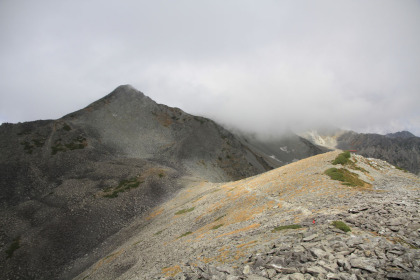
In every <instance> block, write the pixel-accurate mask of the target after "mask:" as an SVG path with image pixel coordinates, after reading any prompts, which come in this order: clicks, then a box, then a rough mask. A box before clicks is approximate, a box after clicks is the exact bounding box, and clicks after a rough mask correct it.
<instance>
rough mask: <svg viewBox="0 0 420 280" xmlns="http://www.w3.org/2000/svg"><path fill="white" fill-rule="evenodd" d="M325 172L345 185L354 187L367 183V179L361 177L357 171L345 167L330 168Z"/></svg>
mask: <svg viewBox="0 0 420 280" xmlns="http://www.w3.org/2000/svg"><path fill="white" fill-rule="evenodd" d="M325 174H327V175H328V176H330V178H331V179H333V180H337V181H340V182H341V183H342V184H343V185H346V186H353V187H357V186H359V187H363V186H364V185H365V184H367V183H366V182H365V181H363V180H361V179H359V175H357V174H356V173H353V172H350V171H348V170H347V169H345V168H340V169H337V168H334V167H333V168H330V169H327V170H326V171H325Z"/></svg>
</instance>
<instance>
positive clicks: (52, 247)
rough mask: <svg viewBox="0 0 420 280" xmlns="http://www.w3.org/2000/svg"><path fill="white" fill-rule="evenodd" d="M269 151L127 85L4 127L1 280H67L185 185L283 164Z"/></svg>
mask: <svg viewBox="0 0 420 280" xmlns="http://www.w3.org/2000/svg"><path fill="white" fill-rule="evenodd" d="M254 144H255V143H254ZM278 150H279V151H281V150H280V147H278ZM266 152H270V148H267V147H266V146H264V144H262V143H259V144H258V149H256V148H255V147H253V146H252V145H247V143H246V142H244V141H243V140H242V139H240V138H238V137H237V136H235V135H233V134H232V133H230V132H229V131H227V130H226V129H224V128H223V127H221V126H219V125H217V124H216V123H215V122H213V121H212V120H209V119H206V118H203V117H197V116H192V115H189V114H187V113H185V112H183V111H182V110H180V109H178V108H171V107H167V106H165V105H160V104H157V103H156V102H154V101H153V100H151V99H150V98H148V97H147V96H145V95H144V94H143V93H141V92H139V91H137V90H135V89H134V88H132V87H131V86H120V87H118V88H117V89H115V90H114V91H113V92H112V93H110V94H109V95H107V96H105V97H104V98H102V99H100V100H98V101H96V102H94V103H92V104H91V105H89V106H88V107H86V108H84V109H82V110H79V111H77V112H74V113H71V114H69V115H66V116H64V117H63V118H61V119H58V120H46V121H34V122H27V123H19V124H3V125H2V126H0V153H1V155H2V156H1V158H0V178H1V181H0V190H1V192H0V279H8V278H18V277H21V278H24V279H57V278H59V279H70V278H72V277H73V276H74V275H77V274H78V273H80V271H83V270H84V269H85V268H86V267H88V266H90V265H91V264H92V263H93V262H95V261H96V260H97V259H99V258H101V257H103V256H104V255H106V254H107V253H109V252H110V251H111V250H113V249H114V248H115V247H116V246H117V245H118V244H119V243H120V242H121V241H122V239H121V238H123V237H124V230H123V231H122V232H123V233H121V230H122V229H124V228H125V227H126V226H127V225H129V224H130V223H131V222H132V221H133V219H134V218H136V217H139V216H142V215H143V213H145V212H146V211H147V210H149V209H150V208H151V207H154V206H156V205H159V204H160V203H163V202H164V201H166V200H167V199H169V198H171V197H173V196H174V195H175V194H176V193H177V191H178V190H179V189H180V188H181V187H183V186H185V185H186V184H191V183H192V182H195V181H201V180H208V181H212V182H221V181H230V180H236V179H242V178H245V177H249V176H253V175H255V174H258V173H262V172H265V171H267V170H269V169H272V168H274V167H277V166H279V165H283V164H282V163H278V162H276V161H275V160H274V162H273V158H271V157H270V156H271V155H272V154H274V153H271V152H270V154H265V153H266ZM274 155H275V154H274ZM309 155H312V154H308V156H309ZM117 232H119V235H118V236H119V237H118V238H120V239H115V238H114V235H115V233H117ZM13 248H15V249H13ZM17 248H18V249H17ZM22 264H25V265H22ZM18 268H19V269H18Z"/></svg>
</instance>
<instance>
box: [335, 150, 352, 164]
mask: <svg viewBox="0 0 420 280" xmlns="http://www.w3.org/2000/svg"><path fill="white" fill-rule="evenodd" d="M349 161H350V152H349V151H345V152H343V153H341V154H339V155H338V156H337V157H336V158H335V159H334V161H333V162H332V164H334V165H336V164H341V165H345V164H347V163H348V162H349Z"/></svg>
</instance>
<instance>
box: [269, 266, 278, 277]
mask: <svg viewBox="0 0 420 280" xmlns="http://www.w3.org/2000/svg"><path fill="white" fill-rule="evenodd" d="M276 274H277V271H276V270H275V269H273V268H269V269H267V275H268V278H273V277H274V276H275V275H276Z"/></svg>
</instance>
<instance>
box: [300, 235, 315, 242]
mask: <svg viewBox="0 0 420 280" xmlns="http://www.w3.org/2000/svg"><path fill="white" fill-rule="evenodd" d="M317 237H318V234H311V235H309V236H307V237H304V238H303V239H302V241H303V242H309V241H312V240H314V239H315V238H317Z"/></svg>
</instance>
